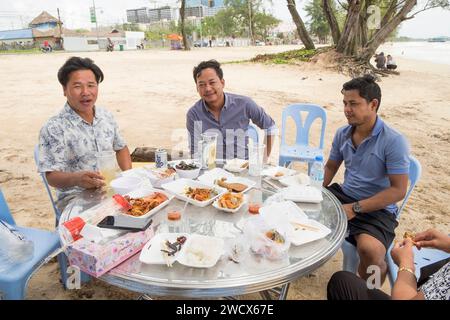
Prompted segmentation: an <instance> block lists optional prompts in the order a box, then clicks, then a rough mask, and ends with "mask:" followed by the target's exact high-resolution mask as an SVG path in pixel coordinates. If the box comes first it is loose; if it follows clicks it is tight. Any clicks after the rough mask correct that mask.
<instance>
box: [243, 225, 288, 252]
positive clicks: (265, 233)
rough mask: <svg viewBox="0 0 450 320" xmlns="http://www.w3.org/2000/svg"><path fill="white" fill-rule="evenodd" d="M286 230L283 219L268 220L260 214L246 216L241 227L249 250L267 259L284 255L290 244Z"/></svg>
mask: <svg viewBox="0 0 450 320" xmlns="http://www.w3.org/2000/svg"><path fill="white" fill-rule="evenodd" d="M288 230H289V229H288V225H286V222H285V221H276V222H275V221H271V222H268V221H266V220H264V218H263V217H261V216H254V217H250V218H248V219H247V221H246V222H245V224H244V228H243V231H244V235H245V237H246V239H247V241H248V243H249V244H250V249H251V251H253V252H254V253H255V254H258V255H262V256H263V257H265V258H267V259H269V260H280V259H283V258H284V257H286V255H287V252H288V250H289V247H290V245H291V243H290V241H289V240H288V237H287V234H288Z"/></svg>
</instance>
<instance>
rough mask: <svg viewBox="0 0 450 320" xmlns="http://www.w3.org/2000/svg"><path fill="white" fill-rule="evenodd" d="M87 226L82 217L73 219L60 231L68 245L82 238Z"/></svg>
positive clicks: (63, 225)
mask: <svg viewBox="0 0 450 320" xmlns="http://www.w3.org/2000/svg"><path fill="white" fill-rule="evenodd" d="M85 224H86V222H85V221H84V220H83V219H82V218H80V217H75V218H72V219H70V220H67V221H66V222H64V223H63V224H62V226H61V227H60V231H61V234H62V236H63V238H64V240H65V241H66V243H67V244H71V243H72V242H75V241H77V240H78V239H80V238H82V236H81V234H80V232H81V230H82V229H83V227H84V225H85Z"/></svg>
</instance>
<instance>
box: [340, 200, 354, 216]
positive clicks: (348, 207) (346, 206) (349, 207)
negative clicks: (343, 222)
mask: <svg viewBox="0 0 450 320" xmlns="http://www.w3.org/2000/svg"><path fill="white" fill-rule="evenodd" d="M342 206H343V207H344V211H345V214H346V215H347V220H352V219H353V218H354V217H356V213H355V212H354V211H353V203H347V204H344V205H342Z"/></svg>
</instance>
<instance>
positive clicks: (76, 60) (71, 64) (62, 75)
mask: <svg viewBox="0 0 450 320" xmlns="http://www.w3.org/2000/svg"><path fill="white" fill-rule="evenodd" d="M78 70H91V71H92V72H93V73H94V75H95V80H96V81H97V83H100V82H102V81H103V79H104V76H103V72H102V70H100V68H99V67H98V66H97V65H96V64H95V63H94V61H92V60H91V59H89V58H80V57H71V58H69V59H68V60H67V61H66V62H65V63H64V64H63V66H62V67H61V68H59V70H58V81H59V83H61V84H62V85H63V86H64V87H65V86H66V85H67V82H69V76H70V74H71V73H72V72H74V71H78Z"/></svg>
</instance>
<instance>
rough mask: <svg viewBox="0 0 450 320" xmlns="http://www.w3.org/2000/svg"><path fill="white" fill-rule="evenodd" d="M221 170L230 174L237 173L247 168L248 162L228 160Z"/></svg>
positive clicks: (236, 159)
mask: <svg viewBox="0 0 450 320" xmlns="http://www.w3.org/2000/svg"><path fill="white" fill-rule="evenodd" d="M223 168H224V169H225V170H228V171H230V172H237V173H239V172H242V171H244V170H246V169H247V168H248V160H244V159H238V158H234V159H230V160H227V162H226V163H225V165H224V166H223Z"/></svg>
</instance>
